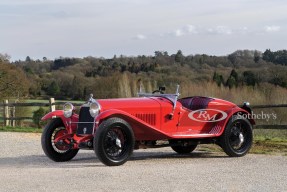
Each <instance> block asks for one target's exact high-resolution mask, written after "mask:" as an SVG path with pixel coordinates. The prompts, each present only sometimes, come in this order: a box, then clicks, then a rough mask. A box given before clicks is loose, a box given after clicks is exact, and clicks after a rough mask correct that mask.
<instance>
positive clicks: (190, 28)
mask: <svg viewBox="0 0 287 192" xmlns="http://www.w3.org/2000/svg"><path fill="white" fill-rule="evenodd" d="M184 29H185V30H186V31H187V32H188V33H197V31H196V27H195V26H194V25H186V26H185V27H184Z"/></svg>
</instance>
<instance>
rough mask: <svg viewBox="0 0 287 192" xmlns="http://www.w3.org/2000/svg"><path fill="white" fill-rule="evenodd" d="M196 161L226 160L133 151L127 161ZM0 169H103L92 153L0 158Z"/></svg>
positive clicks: (201, 154) (197, 154)
mask: <svg viewBox="0 0 287 192" xmlns="http://www.w3.org/2000/svg"><path fill="white" fill-rule="evenodd" d="M187 158H189V159H194V158H196V159H198V158H215V159H217V158H228V156H226V155H225V154H224V153H221V152H206V151H195V152H193V153H190V154H177V153H175V152H158V151H155V152H151V151H144V150H141V151H137V150H136V151H134V153H133V155H132V156H131V157H130V159H129V160H128V161H145V160H156V159H187ZM1 167H18V168H21V167H28V168H29V167H32V168H33V167H37V168H81V167H105V165H103V164H102V163H101V162H100V160H99V159H98V158H97V157H96V155H95V154H94V152H93V151H90V152H85V153H79V154H78V155H77V156H76V157H75V158H74V159H72V160H71V161H67V162H54V161H52V160H50V159H49V158H48V157H46V156H45V155H44V154H42V155H23V156H22V155H21V156H17V157H2V158H0V168H1Z"/></svg>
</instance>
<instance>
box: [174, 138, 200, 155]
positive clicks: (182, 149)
mask: <svg viewBox="0 0 287 192" xmlns="http://www.w3.org/2000/svg"><path fill="white" fill-rule="evenodd" d="M169 144H170V145H171V146H170V147H171V148H172V149H173V150H174V151H175V152H177V153H178V154H187V153H191V152H192V151H194V150H195V148H196V147H197V145H196V144H194V145H183V143H182V141H181V140H170V141H169ZM181 144H182V145H181Z"/></svg>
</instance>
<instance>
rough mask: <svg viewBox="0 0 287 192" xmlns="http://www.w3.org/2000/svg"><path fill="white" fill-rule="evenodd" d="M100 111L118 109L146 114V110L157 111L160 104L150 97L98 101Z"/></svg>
mask: <svg viewBox="0 0 287 192" xmlns="http://www.w3.org/2000/svg"><path fill="white" fill-rule="evenodd" d="M97 101H98V102H99V104H100V105H101V111H105V110H108V109H119V110H123V111H126V112H133V111H139V112H146V111H147V110H153V109H155V108H157V109H159V107H160V103H159V102H158V101H157V99H155V98H152V97H139V98H119V99H99V100H97Z"/></svg>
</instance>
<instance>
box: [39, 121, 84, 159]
mask: <svg viewBox="0 0 287 192" xmlns="http://www.w3.org/2000/svg"><path fill="white" fill-rule="evenodd" d="M65 134H67V130H66V128H65V127H64V125H63V122H62V120H61V119H59V118H55V119H52V120H51V122H50V123H49V124H48V125H47V126H46V127H45V128H44V130H43V133H42V137H41V144H42V149H43V151H44V153H45V154H46V155H47V156H48V157H49V158H50V159H52V160H53V161H56V162H62V161H69V160H71V159H73V158H74V157H75V156H76V155H77V153H78V151H79V149H72V147H71V145H70V140H68V139H64V140H63V141H62V142H55V140H56V139H57V138H59V137H61V136H63V135H65Z"/></svg>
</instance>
